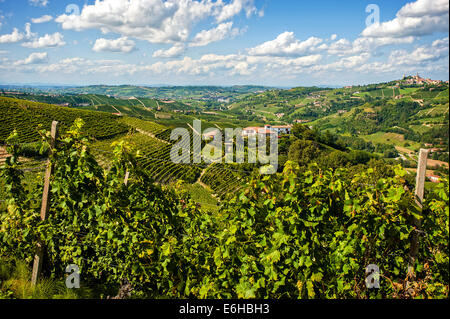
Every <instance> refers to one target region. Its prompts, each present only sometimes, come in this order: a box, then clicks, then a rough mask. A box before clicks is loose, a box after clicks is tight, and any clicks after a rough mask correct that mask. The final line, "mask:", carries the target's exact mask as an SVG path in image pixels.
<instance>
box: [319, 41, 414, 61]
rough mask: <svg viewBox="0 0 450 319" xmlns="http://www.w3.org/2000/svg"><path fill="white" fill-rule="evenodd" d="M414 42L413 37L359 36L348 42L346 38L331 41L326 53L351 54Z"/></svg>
mask: <svg viewBox="0 0 450 319" xmlns="http://www.w3.org/2000/svg"><path fill="white" fill-rule="evenodd" d="M413 42H414V37H412V36H410V37H404V38H390V37H386V38H366V37H360V38H357V39H355V40H354V41H353V42H350V41H349V40H347V39H339V40H337V41H335V42H333V43H331V44H330V45H329V47H328V53H329V54H331V55H338V56H342V55H353V54H360V53H362V52H373V51H374V50H376V49H378V48H380V47H383V46H387V45H396V44H410V43H413Z"/></svg>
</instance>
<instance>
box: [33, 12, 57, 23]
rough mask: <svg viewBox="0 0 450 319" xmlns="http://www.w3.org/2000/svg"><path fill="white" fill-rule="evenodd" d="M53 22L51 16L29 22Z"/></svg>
mask: <svg viewBox="0 0 450 319" xmlns="http://www.w3.org/2000/svg"><path fill="white" fill-rule="evenodd" d="M52 20H53V17H52V16H51V15H48V14H47V15H43V16H42V17H39V18H34V19H31V22H33V23H45V22H49V21H52Z"/></svg>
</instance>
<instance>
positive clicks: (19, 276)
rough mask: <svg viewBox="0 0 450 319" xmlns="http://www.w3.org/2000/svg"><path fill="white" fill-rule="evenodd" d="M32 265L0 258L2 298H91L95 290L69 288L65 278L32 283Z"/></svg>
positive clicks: (0, 289)
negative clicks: (34, 284) (33, 284)
mask: <svg viewBox="0 0 450 319" xmlns="http://www.w3.org/2000/svg"><path fill="white" fill-rule="evenodd" d="M30 278H31V267H30V266H29V265H28V264H27V263H25V262H23V261H18V260H10V259H7V258H0V299H12V298H15V299H90V298H94V295H93V294H94V293H93V290H91V289H89V288H87V287H80V289H68V288H67V287H66V285H65V278H60V279H48V278H42V279H40V280H39V281H38V283H37V285H36V286H35V287H33V286H32V285H31V281H30Z"/></svg>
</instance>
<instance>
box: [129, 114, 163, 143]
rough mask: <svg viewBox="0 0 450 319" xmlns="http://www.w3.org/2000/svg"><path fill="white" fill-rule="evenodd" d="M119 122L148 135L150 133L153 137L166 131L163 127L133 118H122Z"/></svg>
mask: <svg viewBox="0 0 450 319" xmlns="http://www.w3.org/2000/svg"><path fill="white" fill-rule="evenodd" d="M121 121H122V122H123V123H125V124H127V125H129V126H132V127H134V128H137V129H140V130H143V131H145V132H148V133H151V134H154V135H157V134H160V133H162V132H164V131H166V129H167V128H166V127H165V126H162V125H160V124H157V123H155V122H150V121H145V120H141V119H138V118H135V117H124V118H123V119H122V120H121ZM168 131H169V130H168ZM169 138H170V135H169Z"/></svg>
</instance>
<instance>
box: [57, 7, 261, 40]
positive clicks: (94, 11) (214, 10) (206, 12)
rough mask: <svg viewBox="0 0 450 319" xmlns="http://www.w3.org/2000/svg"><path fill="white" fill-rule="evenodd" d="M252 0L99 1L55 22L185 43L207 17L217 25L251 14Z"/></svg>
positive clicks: (69, 27)
mask: <svg viewBox="0 0 450 319" xmlns="http://www.w3.org/2000/svg"><path fill="white" fill-rule="evenodd" d="M255 10H256V8H255V6H254V5H253V0H233V1H231V2H230V3H224V2H223V1H222V0H218V1H216V2H213V1H211V0H167V1H163V0H134V1H118V0H103V1H96V2H95V4H92V5H85V6H84V7H83V10H82V12H81V14H80V15H66V14H64V15H61V16H59V17H57V18H56V19H55V21H56V22H58V23H60V24H61V26H62V28H63V29H70V30H77V31H82V30H87V29H99V30H101V31H102V32H103V33H108V32H113V33H117V34H120V35H121V36H126V37H132V38H137V39H142V40H146V41H148V42H150V43H172V44H175V43H187V42H188V39H189V36H190V34H191V31H192V29H193V27H194V26H195V25H196V24H198V23H199V22H200V21H203V20H205V19H207V18H211V17H212V18H215V19H216V22H218V23H220V22H222V21H224V20H227V19H230V18H232V17H233V16H235V15H237V14H238V13H240V12H241V11H245V12H246V14H247V16H250V15H252V14H253V13H254V12H255Z"/></svg>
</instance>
